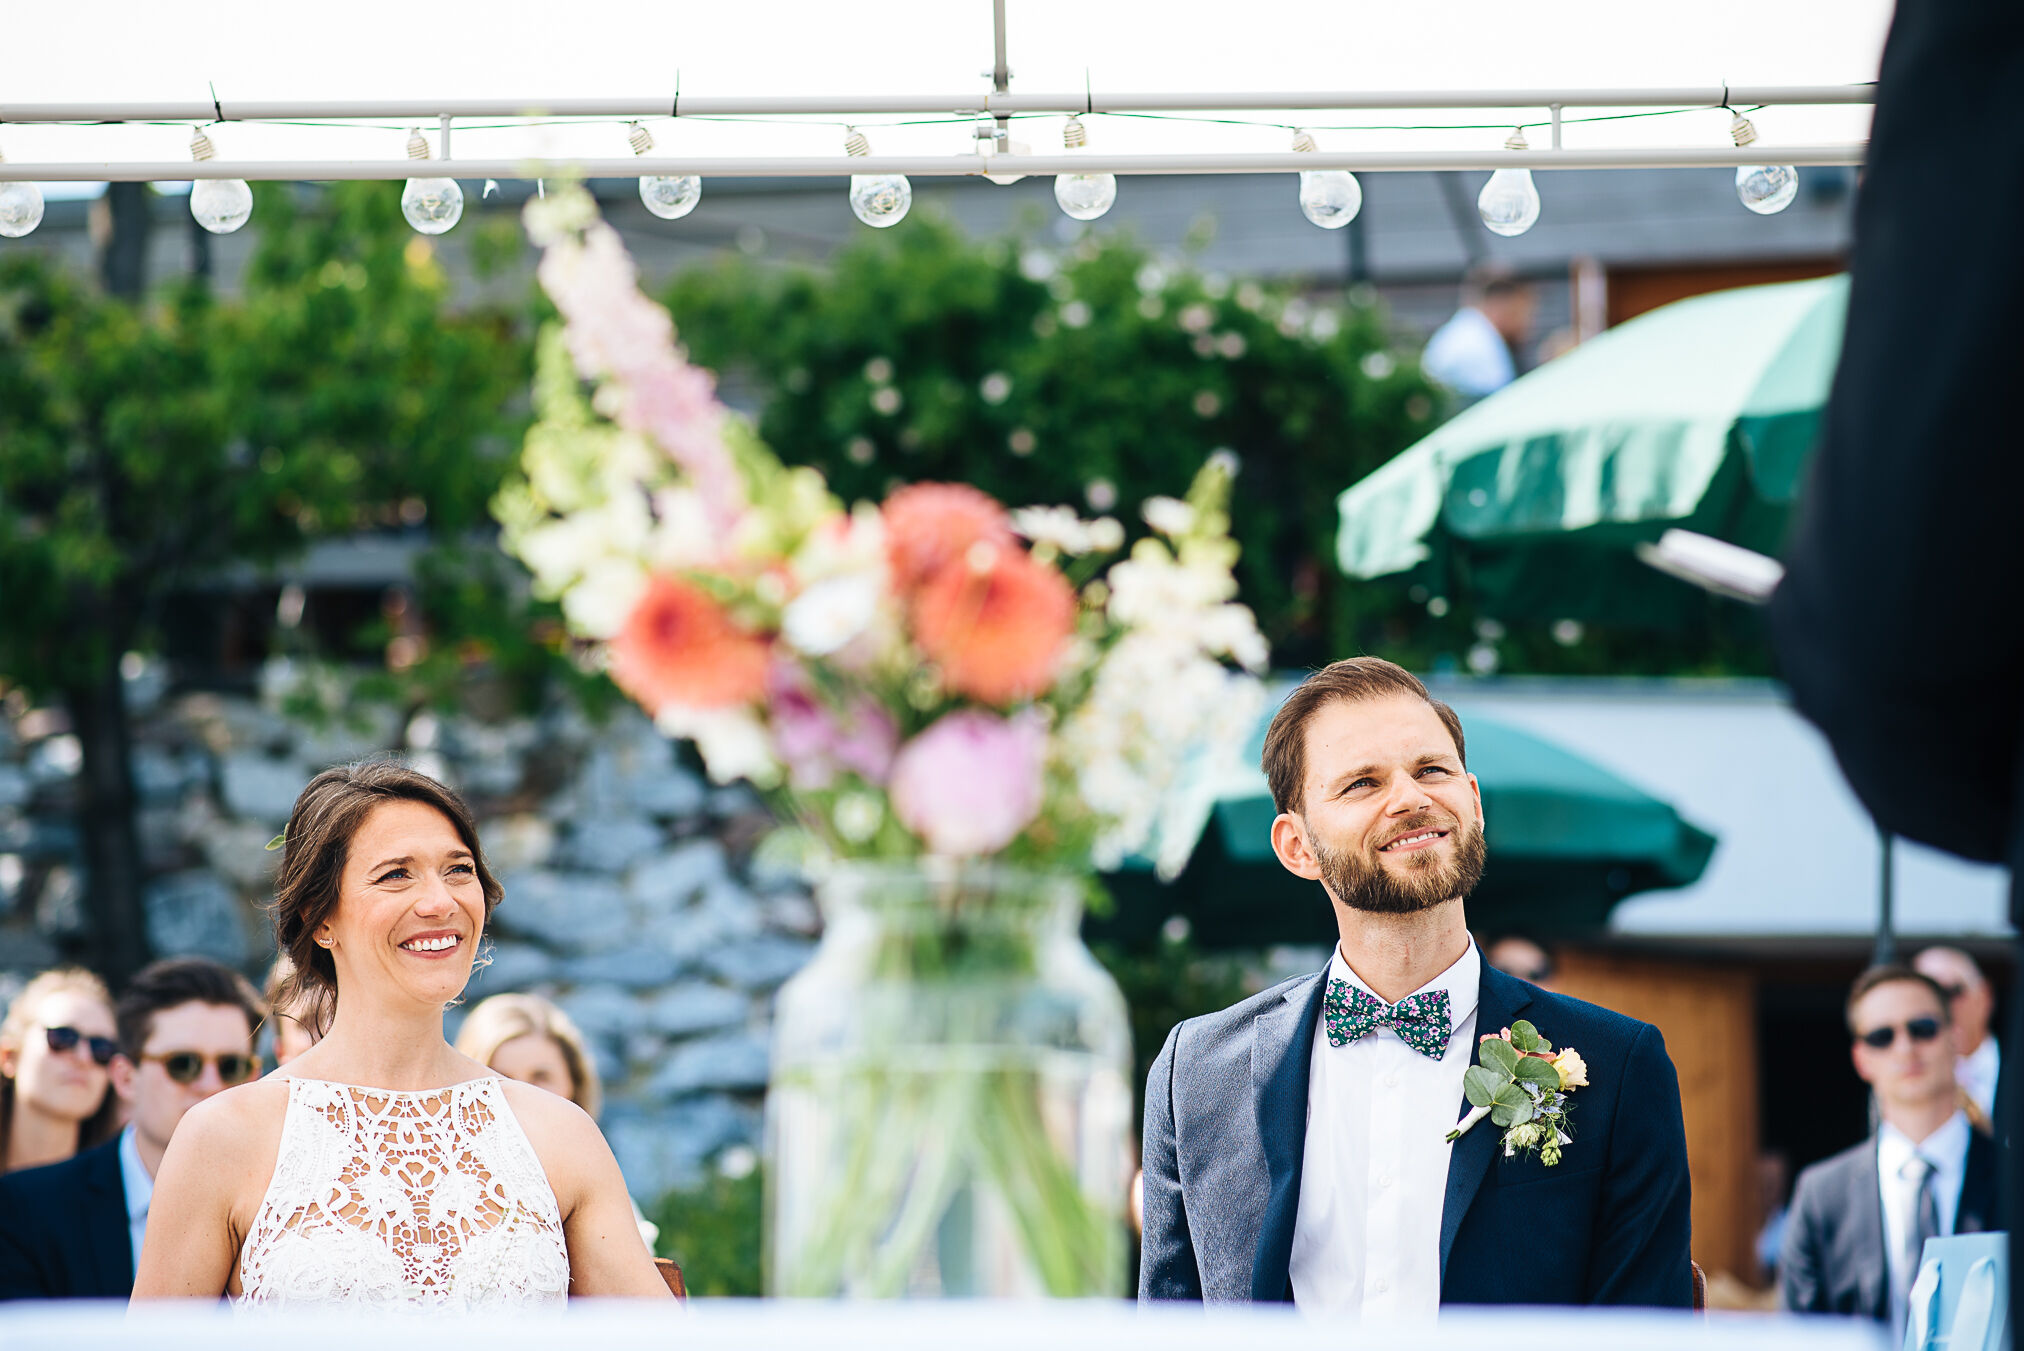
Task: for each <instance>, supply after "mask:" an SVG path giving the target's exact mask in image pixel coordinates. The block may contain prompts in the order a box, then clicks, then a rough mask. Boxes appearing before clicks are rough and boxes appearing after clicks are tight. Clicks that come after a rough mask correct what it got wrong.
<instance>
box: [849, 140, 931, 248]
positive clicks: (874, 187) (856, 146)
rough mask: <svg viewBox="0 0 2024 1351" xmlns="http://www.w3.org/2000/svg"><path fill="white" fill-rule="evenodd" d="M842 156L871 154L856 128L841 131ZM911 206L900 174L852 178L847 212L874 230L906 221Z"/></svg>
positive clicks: (910, 187) (906, 184)
mask: <svg viewBox="0 0 2024 1351" xmlns="http://www.w3.org/2000/svg"><path fill="white" fill-rule="evenodd" d="M843 149H844V153H845V154H847V155H850V156H851V157H853V158H855V159H862V158H864V157H865V156H866V155H869V154H871V142H870V141H869V140H867V139H866V138H865V134H864V133H863V132H861V131H859V130H858V129H857V128H856V127H845V128H844V135H843ZM913 204H914V185H913V184H911V183H909V182H907V180H906V176H905V175H903V174H852V175H851V176H850V209H851V210H852V211H854V212H856V213H857V218H858V219H859V220H861V221H863V222H864V223H865V224H866V225H869V226H871V227H872V228H874V229H878V230H883V229H885V228H886V227H887V226H889V225H898V224H899V223H900V222H901V221H903V220H905V219H906V215H907V208H908V207H910V206H912V205H913Z"/></svg>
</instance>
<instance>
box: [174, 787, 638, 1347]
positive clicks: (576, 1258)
mask: <svg viewBox="0 0 2024 1351" xmlns="http://www.w3.org/2000/svg"><path fill="white" fill-rule="evenodd" d="M285 839H286V852H285V853H284V855H283V857H282V862H281V869H280V873H279V875H278V876H277V878H276V882H275V899H274V927H275V936H276V938H277V939H278V940H279V942H280V945H281V949H282V951H283V952H285V953H287V954H288V956H289V957H290V958H291V959H292V960H293V961H294V964H295V971H296V975H295V976H294V978H293V979H294V980H295V981H297V982H299V983H300V990H299V993H301V994H303V995H305V996H307V999H306V1001H305V1002H306V1003H307V1004H308V1005H309V1006H310V1007H311V1008H313V1009H317V1010H318V1012H317V1014H316V1015H314V1016H316V1017H317V1018H318V1020H319V1021H321V1022H322V1023H324V1024H325V1025H326V1027H327V1030H326V1032H325V1034H324V1036H323V1039H322V1040H321V1041H319V1042H318V1043H317V1044H316V1045H315V1046H313V1047H311V1048H310V1049H309V1050H307V1051H304V1052H302V1053H301V1054H300V1055H298V1056H296V1057H295V1058H294V1059H292V1060H290V1061H289V1062H288V1064H287V1065H286V1066H284V1067H283V1068H281V1069H279V1070H277V1071H275V1072H274V1073H273V1074H271V1075H269V1076H268V1077H267V1078H265V1079H262V1080H259V1081H258V1082H255V1083H251V1084H247V1085H245V1086H243V1087H240V1088H234V1089H229V1090H227V1091H226V1092H224V1093H221V1094H219V1095H217V1096H216V1097H213V1098H211V1099H208V1100H207V1101H205V1102H203V1103H200V1104H199V1105H198V1106H197V1107H195V1108H193V1109H191V1111H190V1113H189V1114H188V1115H187V1116H185V1117H184V1118H183V1120H182V1123H181V1124H180V1125H179V1126H178V1127H177V1128H176V1133H175V1135H174V1137H173V1138H172V1140H171V1142H170V1144H169V1149H168V1154H167V1156H166V1157H165V1158H164V1159H163V1160H162V1166H161V1170H160V1173H159V1174H158V1176H157V1177H156V1180H155V1191H154V1198H153V1201H152V1202H151V1204H150V1206H149V1215H148V1227H147V1234H146V1238H145V1240H144V1241H143V1243H142V1245H141V1253H140V1263H139V1269H138V1271H137V1273H136V1276H135V1280H134V1298H135V1299H136V1300H144V1299H160V1298H166V1297H174V1296H197V1297H205V1298H212V1299H215V1298H217V1297H219V1296H220V1295H229V1296H230V1297H231V1298H232V1300H233V1302H234V1303H235V1304H244V1305H288V1304H331V1303H344V1304H353V1305H366V1306H376V1307H422V1308H434V1309H448V1310H455V1309H469V1308H474V1307H480V1306H488V1305H502V1304H504V1305H525V1304H547V1303H554V1302H560V1301H562V1300H563V1299H565V1298H567V1297H568V1296H569V1295H572V1294H575V1295H637V1296H658V1297H666V1295H667V1287H666V1285H665V1284H664V1283H663V1281H662V1280H661V1278H660V1275H659V1274H658V1273H657V1272H656V1271H655V1269H654V1265H653V1259H652V1258H651V1256H649V1254H648V1253H647V1250H646V1247H645V1245H644V1244H643V1243H642V1242H641V1241H640V1236H639V1230H638V1228H637V1227H636V1225H635V1224H634V1222H633V1215H632V1207H631V1203H630V1202H629V1200H628V1199H627V1196H626V1189H625V1180H624V1178H623V1177H621V1176H620V1174H619V1170H618V1164H617V1162H616V1161H615V1160H614V1159H613V1158H612V1154H611V1150H610V1148H609V1147H608V1146H607V1145H606V1144H605V1142H604V1137H603V1136H602V1135H601V1134H600V1133H599V1132H598V1129H597V1127H596V1126H595V1125H594V1124H592V1122H591V1119H590V1118H589V1117H587V1116H585V1115H584V1114H583V1112H582V1111H581V1110H580V1109H579V1108H577V1107H576V1105H575V1104H573V1103H571V1102H570V1101H569V1100H567V1099H566V1098H562V1097H558V1096H556V1095H555V1094H553V1093H549V1092H547V1091H545V1090H543V1089H539V1088H534V1087H531V1086H528V1085H525V1084H519V1083H515V1082H513V1081H512V1080H510V1079H506V1078H503V1077H501V1076H500V1075H498V1074H495V1073H494V1072H492V1071H491V1070H488V1069H487V1068H486V1067H485V1066H483V1065H480V1064H478V1063H477V1062H476V1061H474V1060H469V1059H467V1058H465V1057H464V1056H461V1055H459V1054H458V1053H457V1052H456V1051H454V1050H453V1049H451V1047H450V1045H449V1043H448V1042H446V1041H444V1040H443V1010H444V1008H445V1007H446V1006H447V1005H448V1004H450V1003H451V1002H452V1001H453V1000H455V999H456V998H457V997H458V995H459V994H461V993H462V991H463V989H464V985H465V982H466V981H467V980H469V979H470V975H471V962H472V956H473V954H474V953H475V952H476V951H477V946H478V940H479V937H480V936H481V935H482V934H483V933H484V931H485V922H486V920H487V919H488V918H489V917H490V915H491V912H492V909H493V907H494V906H496V905H497V904H498V902H499V896H500V887H499V884H498V882H497V881H496V880H494V878H493V876H492V874H491V872H490V871H489V870H488V869H487V868H486V865H485V859H484V855H483V854H482V852H481V851H480V849H479V846H478V834H477V829H476V826H475V824H474V823H473V821H472V819H471V814H470V811H469V809H468V808H466V807H465V806H464V803H463V801H462V800H461V799H459V798H458V797H457V795H456V794H455V793H453V792H451V791H450V790H449V789H448V788H445V787H444V786H443V785H442V784H439V783H437V782H436V781H435V780H434V779H431V778H429V777H428V776H427V775H424V774H420V773H417V772H416V771H414V770H411V769H408V768H406V767H404V766H401V765H397V764H393V763H387V762H369V763H365V764H358V765H351V766H347V767H343V768H338V769H330V770H325V771H324V772H323V773H321V774H319V775H317V776H316V778H314V779H313V780H311V781H310V784H309V786H308V787H307V788H305V789H303V790H302V796H301V797H299V798H297V799H296V802H295V810H294V812H293V813H292V814H291V815H290V817H289V820H288V830H287V834H286V836H285ZM296 993H297V991H284V994H285V995H288V996H290V997H291V998H292V996H293V995H294V994H296Z"/></svg>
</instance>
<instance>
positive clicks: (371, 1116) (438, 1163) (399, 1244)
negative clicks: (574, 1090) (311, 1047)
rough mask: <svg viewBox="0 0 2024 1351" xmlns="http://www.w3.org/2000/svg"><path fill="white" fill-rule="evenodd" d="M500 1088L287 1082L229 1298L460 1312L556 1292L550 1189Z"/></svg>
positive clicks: (561, 1282)
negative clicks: (262, 1190)
mask: <svg viewBox="0 0 2024 1351" xmlns="http://www.w3.org/2000/svg"><path fill="white" fill-rule="evenodd" d="M499 1085H500V1080H498V1079H493V1078H486V1079H474V1080H472V1081H470V1082H469V1083H462V1084H453V1085H451V1086H450V1087H448V1088H441V1089H434V1090H430V1091H428V1092H422V1093H398V1092H393V1091H391V1090H388V1089H382V1088H359V1087H356V1086H354V1085H351V1084H334V1083H327V1082H324V1081H322V1080H317V1079H291V1080H289V1087H288V1114H287V1116H286V1118H285V1119H284V1120H283V1123H282V1127H281V1148H280V1153H279V1155H278V1157H276V1159H275V1161H274V1178H273V1181H271V1182H269V1183H268V1184H267V1195H266V1196H265V1197H264V1198H263V1199H262V1200H261V1203H260V1213H259V1214H258V1216H256V1217H255V1219H254V1221H253V1227H252V1229H251V1231H250V1232H249V1233H248V1234H247V1235H246V1243H245V1246H244V1247H243V1248H241V1249H240V1253H239V1284H240V1288H241V1291H242V1293H241V1294H240V1295H239V1297H238V1298H237V1299H236V1300H234V1301H233V1302H234V1303H235V1304H236V1305H238V1306H240V1307H242V1308H258V1307H266V1306H286V1305H304V1304H325V1305H328V1304H342V1305H349V1306H355V1307H361V1308H372V1309H395V1310H400V1309H412V1310H430V1311H434V1310H443V1311H457V1310H466V1309H477V1308H496V1307H501V1306H507V1307H519V1306H526V1305H540V1304H560V1303H562V1302H563V1301H564V1300H565V1299H567V1298H568V1295H569V1252H568V1249H567V1248H565V1247H564V1246H563V1241H562V1216H561V1213H560V1212H559V1211H558V1209H557V1208H556V1204H555V1193H554V1192H553V1191H552V1190H550V1188H549V1186H548V1176H547V1174H546V1173H544V1172H543V1171H542V1169H541V1161H540V1160H539V1159H537V1158H536V1157H535V1154H534V1147H533V1146H532V1145H531V1144H529V1143H528V1140H527V1135H526V1133H525V1132H523V1131H522V1130H521V1129H520V1123H519V1121H518V1120H517V1119H515V1117H514V1115H513V1111H512V1109H511V1108H510V1107H508V1106H507V1103H506V1095H505V1093H504V1092H503V1091H502V1090H501V1089H500V1086H499Z"/></svg>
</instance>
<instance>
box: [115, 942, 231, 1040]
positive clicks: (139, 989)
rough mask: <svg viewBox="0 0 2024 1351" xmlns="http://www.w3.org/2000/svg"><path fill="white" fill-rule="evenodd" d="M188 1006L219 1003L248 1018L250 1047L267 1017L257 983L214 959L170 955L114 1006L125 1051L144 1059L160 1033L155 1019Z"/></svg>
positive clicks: (147, 969)
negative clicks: (154, 1036)
mask: <svg viewBox="0 0 2024 1351" xmlns="http://www.w3.org/2000/svg"><path fill="white" fill-rule="evenodd" d="M184 1004H217V1005H219V1006H221V1007H223V1008H228V1009H237V1010H239V1012H241V1013H243V1014H245V1015H246V1043H247V1045H248V1046H249V1047H250V1046H251V1045H252V1043H253V1035H254V1033H256V1032H258V1031H259V1030H260V1023H261V1021H262V1020H263V1019H265V1018H266V1017H267V1006H266V1005H265V1004H262V1003H261V1002H260V995H259V994H258V992H256V991H255V990H254V988H253V984H252V982H251V981H249V980H247V979H246V978H245V977H244V976H242V975H240V974H239V973H238V972H237V971H234V970H233V969H232V968H231V967H229V966H221V965H220V964H219V963H217V962H214V961H212V960H211V959H210V958H209V957H167V958H164V959H163V960H161V961H159V962H150V963H148V965H146V966H144V967H142V968H141V969H140V970H139V971H137V972H135V973H134V978H133V979H132V980H130V981H128V982H127V987H126V989H124V990H122V991H121V992H120V997H119V1003H117V1004H115V1005H113V1021H114V1022H115V1023H117V1024H118V1025H119V1049H120V1053H121V1054H122V1055H124V1056H126V1058H127V1059H128V1060H133V1061H138V1060H139V1059H140V1058H141V1052H142V1051H143V1050H144V1049H146V1047H147V1044H148V1038H149V1037H150V1036H152V1035H153V1033H154V1030H155V1015H156V1014H158V1013H161V1012H163V1011H164V1010H166V1009H173V1008H178V1007H180V1006H182V1005H184Z"/></svg>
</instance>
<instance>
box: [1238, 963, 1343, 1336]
mask: <svg viewBox="0 0 2024 1351" xmlns="http://www.w3.org/2000/svg"><path fill="white" fill-rule="evenodd" d="M1326 975H1327V972H1326V971H1321V972H1317V973H1316V974H1315V975H1313V976H1310V977H1309V978H1308V979H1307V981H1306V982H1304V983H1302V984H1299V985H1295V986H1294V987H1293V988H1292V989H1291V990H1289V991H1287V992H1286V996H1285V998H1284V999H1283V1000H1281V1001H1280V1002H1279V1003H1277V1004H1274V1005H1273V1006H1272V1007H1270V1008H1268V1009H1266V1010H1265V1011H1264V1012H1263V1013H1261V1014H1259V1015H1258V1016H1257V1017H1256V1018H1254V1019H1252V1020H1251V1093H1252V1099H1253V1104H1254V1106H1255V1107H1256V1109H1257V1114H1258V1142H1259V1144H1260V1146H1261V1147H1262V1148H1263V1150H1264V1153H1265V1168H1266V1174H1267V1177H1268V1180H1269V1181H1268V1188H1269V1189H1268V1191H1267V1193H1266V1198H1265V1214H1264V1217H1263V1219H1262V1221H1261V1222H1260V1224H1259V1226H1258V1251H1257V1253H1256V1254H1255V1256H1254V1257H1253V1259H1252V1263H1251V1298H1252V1299H1254V1300H1265V1301H1279V1300H1284V1299H1285V1298H1286V1297H1287V1269H1288V1265H1289V1263H1290V1262H1291V1261H1292V1257H1293V1223H1294V1220H1295V1219H1296V1218H1297V1217H1298V1216H1299V1213H1300V1163H1301V1160H1302V1158H1303V1157H1304V1156H1305V1154H1306V1149H1307V1072H1308V1066H1309V1064H1310V1063H1311V1061H1312V1057H1313V1055H1314V1027H1315V1024H1316V1022H1317V1021H1318V1020H1319V1019H1320V1017H1321V999H1322V996H1323V994H1324V993H1325V991H1326V989H1327V985H1328V982H1327V980H1326V979H1325V977H1326Z"/></svg>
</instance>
